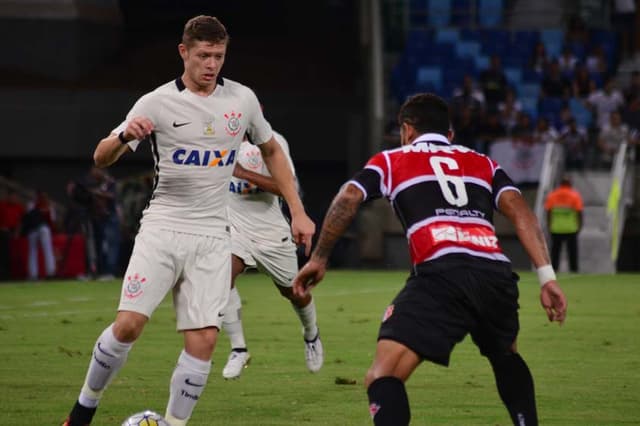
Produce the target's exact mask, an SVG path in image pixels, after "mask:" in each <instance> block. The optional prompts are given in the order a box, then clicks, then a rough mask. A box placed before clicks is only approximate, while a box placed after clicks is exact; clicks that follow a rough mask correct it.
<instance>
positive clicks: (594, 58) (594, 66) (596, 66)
mask: <svg viewBox="0 0 640 426" xmlns="http://www.w3.org/2000/svg"><path fill="white" fill-rule="evenodd" d="M586 65H587V70H589V73H590V74H592V75H598V76H599V77H600V78H602V79H606V77H607V74H608V72H609V65H608V62H607V56H606V54H605V52H604V47H602V45H601V44H596V45H594V46H593V47H592V48H591V50H590V51H589V54H588V55H587V61H586Z"/></svg>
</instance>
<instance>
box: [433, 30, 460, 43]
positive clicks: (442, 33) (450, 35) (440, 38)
mask: <svg viewBox="0 0 640 426" xmlns="http://www.w3.org/2000/svg"><path fill="white" fill-rule="evenodd" d="M434 40H435V41H436V42H438V43H443V42H446V43H456V42H457V41H458V40H460V32H459V31H458V30H456V29H444V28H441V29H438V30H436V34H435V37H434Z"/></svg>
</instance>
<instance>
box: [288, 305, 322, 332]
mask: <svg viewBox="0 0 640 426" xmlns="http://www.w3.org/2000/svg"><path fill="white" fill-rule="evenodd" d="M291 306H293V310H294V311H296V314H297V315H298V318H300V322H301V323H302V327H304V338H305V340H312V339H315V338H316V336H317V335H318V325H317V324H316V304H315V303H314V300H313V299H311V302H309V304H308V305H307V306H305V307H304V308H298V307H297V306H296V305H294V304H292V305H291Z"/></svg>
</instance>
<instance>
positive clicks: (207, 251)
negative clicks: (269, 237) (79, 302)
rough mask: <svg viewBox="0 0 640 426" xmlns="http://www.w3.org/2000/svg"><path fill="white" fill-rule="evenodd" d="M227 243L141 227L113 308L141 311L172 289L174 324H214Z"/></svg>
mask: <svg viewBox="0 0 640 426" xmlns="http://www.w3.org/2000/svg"><path fill="white" fill-rule="evenodd" d="M230 283H231V246H230V243H229V237H228V236H222V237H211V236H205V235H194V234H185V233H181V232H174V231H169V230H164V229H157V228H151V227H147V228H145V227H143V228H142V229H141V230H140V232H139V233H138V235H137V236H136V240H135V245H134V247H133V253H132V254H131V259H130V260H129V266H128V267H127V272H126V273H125V275H124V280H123V283H122V294H121V296H120V305H119V307H118V310H119V311H133V312H138V313H141V314H143V315H146V316H147V317H151V314H152V313H153V311H155V309H156V308H157V307H158V305H159V304H160V302H162V300H163V299H164V297H165V296H166V294H167V293H168V292H169V290H171V289H173V306H174V309H175V311H176V327H177V329H178V330H179V331H180V330H191V329H199V328H205V327H211V326H214V327H218V328H220V324H221V323H222V315H221V313H222V311H223V309H224V307H225V306H226V305H227V301H228V299H229V290H230Z"/></svg>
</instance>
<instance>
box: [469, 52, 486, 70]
mask: <svg viewBox="0 0 640 426" xmlns="http://www.w3.org/2000/svg"><path fill="white" fill-rule="evenodd" d="M473 59H474V60H475V62H476V69H477V70H478V71H482V70H485V69H487V68H489V57H488V56H484V55H478V56H476V57H475V58H473Z"/></svg>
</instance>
